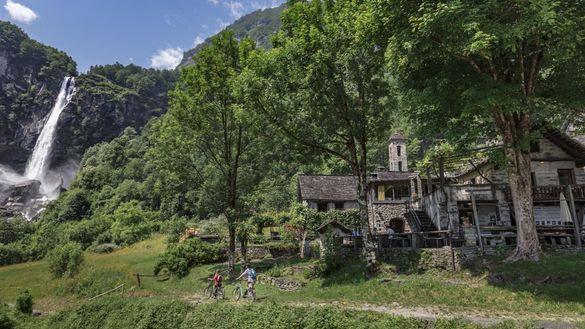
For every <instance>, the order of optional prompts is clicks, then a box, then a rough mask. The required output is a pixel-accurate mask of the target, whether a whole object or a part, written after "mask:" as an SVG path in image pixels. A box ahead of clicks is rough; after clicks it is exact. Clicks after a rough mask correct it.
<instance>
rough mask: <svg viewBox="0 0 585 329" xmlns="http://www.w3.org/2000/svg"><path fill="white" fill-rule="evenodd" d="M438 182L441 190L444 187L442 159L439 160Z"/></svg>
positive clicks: (443, 162)
mask: <svg viewBox="0 0 585 329" xmlns="http://www.w3.org/2000/svg"><path fill="white" fill-rule="evenodd" d="M439 181H440V184H441V189H443V188H444V187H445V160H444V159H443V158H442V157H441V158H439Z"/></svg>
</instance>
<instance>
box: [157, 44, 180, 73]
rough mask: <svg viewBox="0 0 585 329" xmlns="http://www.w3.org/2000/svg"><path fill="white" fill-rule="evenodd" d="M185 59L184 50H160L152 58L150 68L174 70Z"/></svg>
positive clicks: (178, 48)
mask: <svg viewBox="0 0 585 329" xmlns="http://www.w3.org/2000/svg"><path fill="white" fill-rule="evenodd" d="M182 59H183V49H181V48H180V47H177V48H170V47H169V48H165V49H159V50H158V51H157V52H156V53H155V54H154V55H152V56H151V57H150V67H153V68H155V69H174V68H175V67H177V65H179V63H181V60H182Z"/></svg>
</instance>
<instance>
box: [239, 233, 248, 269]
mask: <svg viewBox="0 0 585 329" xmlns="http://www.w3.org/2000/svg"><path fill="white" fill-rule="evenodd" d="M240 254H241V255H242V258H241V259H240V264H242V268H243V269H244V268H246V264H248V240H247V239H245V238H241V239H240Z"/></svg>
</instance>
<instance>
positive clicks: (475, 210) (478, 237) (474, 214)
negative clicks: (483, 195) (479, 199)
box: [469, 191, 485, 253]
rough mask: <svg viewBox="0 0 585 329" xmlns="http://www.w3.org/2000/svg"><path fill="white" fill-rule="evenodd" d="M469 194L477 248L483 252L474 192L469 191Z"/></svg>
mask: <svg viewBox="0 0 585 329" xmlns="http://www.w3.org/2000/svg"><path fill="white" fill-rule="evenodd" d="M469 194H471V207H472V208H473V221H474V222H475V229H476V231H477V239H478V240H479V248H480V249H481V252H482V253H483V252H484V251H485V250H484V248H483V240H482V239H481V228H480V227H479V216H478V215H477V206H476V204H475V194H474V193H473V191H469Z"/></svg>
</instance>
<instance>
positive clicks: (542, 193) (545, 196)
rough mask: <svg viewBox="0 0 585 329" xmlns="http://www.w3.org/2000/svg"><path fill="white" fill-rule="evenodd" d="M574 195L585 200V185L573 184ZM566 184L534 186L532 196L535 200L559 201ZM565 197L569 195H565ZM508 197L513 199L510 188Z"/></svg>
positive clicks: (507, 192)
mask: <svg viewBox="0 0 585 329" xmlns="http://www.w3.org/2000/svg"><path fill="white" fill-rule="evenodd" d="M571 188H572V190H573V197H574V198H575V199H576V200H585V185H573V186H571ZM564 189H565V186H560V185H546V186H537V187H533V188H532V197H533V200H534V201H549V200H550V201H553V200H554V201H558V200H560V197H561V192H562V191H564ZM565 197H568V196H567V195H565ZM506 198H507V199H508V200H510V201H511V200H512V194H511V191H510V188H509V187H508V188H507V189H506Z"/></svg>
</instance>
